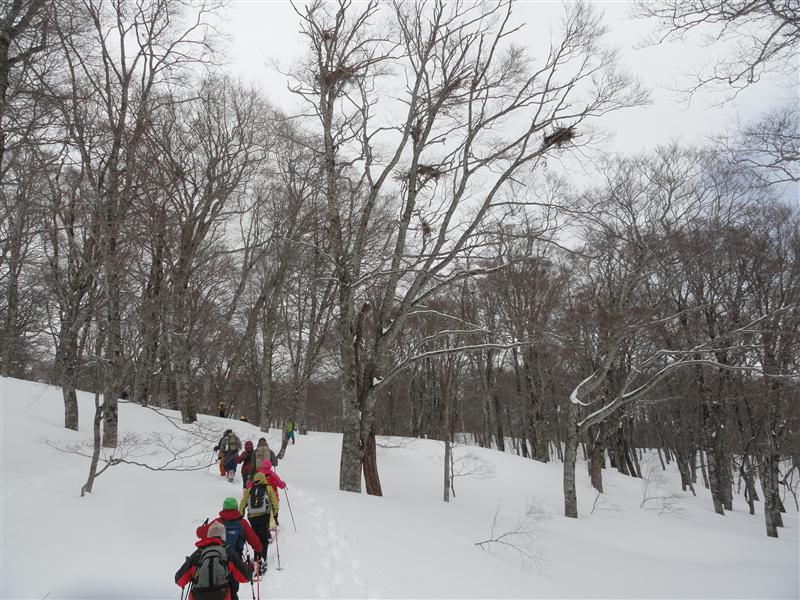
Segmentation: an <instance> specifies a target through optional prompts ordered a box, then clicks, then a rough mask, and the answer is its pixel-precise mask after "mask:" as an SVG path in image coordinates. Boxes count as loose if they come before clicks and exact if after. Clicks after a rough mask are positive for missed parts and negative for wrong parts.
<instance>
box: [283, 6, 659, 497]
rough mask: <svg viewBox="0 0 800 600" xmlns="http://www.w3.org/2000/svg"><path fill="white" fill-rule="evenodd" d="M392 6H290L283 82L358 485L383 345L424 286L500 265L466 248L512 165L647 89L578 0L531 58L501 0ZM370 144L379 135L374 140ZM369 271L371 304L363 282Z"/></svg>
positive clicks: (352, 478)
mask: <svg viewBox="0 0 800 600" xmlns="http://www.w3.org/2000/svg"><path fill="white" fill-rule="evenodd" d="M391 12H392V15H391V19H392V23H393V26H392V28H391V30H389V31H387V32H385V33H384V32H381V31H379V30H378V29H376V26H375V21H376V20H377V18H378V15H379V13H380V11H379V8H378V5H377V4H376V3H369V4H367V5H366V6H364V7H356V6H354V5H352V4H351V3H350V2H346V1H343V2H340V3H339V4H338V5H336V6H335V7H333V6H331V5H325V4H322V3H316V4H313V5H310V6H307V7H305V8H304V9H302V10H298V14H299V16H300V18H301V28H302V29H301V32H302V34H303V36H304V38H305V39H306V40H307V41H308V44H309V54H308V57H307V60H306V62H305V64H304V66H303V68H302V69H301V70H299V71H298V72H297V73H296V75H295V84H294V86H293V90H294V91H295V92H296V93H297V94H299V95H300V96H301V97H302V98H303V99H304V100H305V101H306V102H307V104H308V106H309V107H310V109H311V113H312V114H313V115H315V116H316V118H317V120H318V123H319V126H318V129H317V131H318V135H319V136H320V137H321V138H322V140H323V148H324V173H325V195H326V206H327V209H326V210H327V217H328V221H329V224H330V226H329V230H328V231H329V234H328V235H329V241H330V248H331V254H332V258H333V259H334V261H335V265H336V269H335V277H336V279H337V285H338V302H337V309H338V319H339V326H338V341H339V345H340V361H341V369H342V376H341V395H342V403H343V406H344V413H343V442H342V461H341V467H340V480H339V486H340V489H342V490H347V491H360V490H361V473H362V467H363V465H364V464H365V453H366V452H372V451H371V450H370V448H372V447H373V446H372V445H370V444H368V440H369V436H370V432H371V430H372V425H373V419H374V411H375V405H376V400H377V392H378V391H379V389H380V387H381V385H385V382H388V381H389V380H390V379H391V378H392V377H394V376H395V375H397V373H398V372H399V371H400V369H398V366H393V365H391V364H390V363H389V360H388V359H389V356H390V354H389V349H390V348H391V347H392V345H393V344H394V342H395V340H396V339H397V336H398V335H399V333H400V331H401V330H402V329H403V327H404V326H405V325H406V323H407V321H408V319H409V317H410V316H411V315H413V314H415V309H418V308H420V307H421V306H423V305H424V302H425V300H426V299H427V298H429V297H430V296H431V295H432V294H435V293H436V292H437V291H438V290H441V289H443V288H445V287H447V286H449V285H451V284H452V283H454V282H457V281H460V280H462V279H464V278H469V277H471V276H474V275H476V274H479V273H482V272H489V271H491V270H493V269H496V268H498V267H493V268H489V269H484V268H469V269H467V268H465V267H464V264H465V263H464V261H463V259H465V258H466V257H469V256H475V255H478V254H479V252H480V248H481V247H482V246H483V244H484V243H485V240H486V239H487V236H489V235H490V234H489V230H490V229H491V223H492V221H494V222H497V221H498V220H500V217H499V215H500V214H504V215H505V216H506V217H507V218H511V213H513V208H512V207H509V206H508V205H506V206H504V201H505V200H506V197H505V194H506V192H507V190H508V188H509V187H510V186H511V184H512V182H513V181H514V178H515V177H521V176H523V174H524V173H526V172H530V171H531V170H532V169H534V168H535V167H536V166H537V165H538V164H540V162H541V161H542V160H543V158H544V156H545V155H547V154H548V153H553V152H559V151H560V149H561V147H562V146H564V145H565V144H568V143H569V142H570V140H572V139H573V138H574V136H575V134H576V131H577V128H578V127H579V126H580V125H581V124H582V123H583V122H584V121H586V120H587V119H590V118H592V117H597V116H601V115H603V114H605V113H607V112H609V111H612V110H616V109H619V108H622V107H625V106H632V105H636V104H639V103H641V102H643V101H644V100H645V95H644V94H643V93H642V91H641V90H640V89H639V87H638V86H637V85H636V82H635V81H634V80H633V79H631V78H630V77H628V76H627V75H625V74H623V73H621V72H620V70H619V69H618V66H617V59H616V55H615V54H614V52H612V51H610V50H607V49H604V48H603V46H602V38H603V35H604V33H605V30H604V28H603V26H602V24H601V22H600V19H599V16H598V15H597V14H596V13H594V12H593V11H592V10H591V9H590V8H589V7H587V6H585V5H576V6H574V7H572V8H571V9H570V10H569V11H568V12H567V14H566V15H565V18H564V22H563V30H562V31H561V32H560V34H558V35H557V36H555V37H554V39H553V40H552V43H551V45H550V50H549V53H548V54H547V56H546V58H545V59H544V60H543V61H542V63H541V64H539V65H535V64H534V63H533V62H532V61H530V60H529V59H528V57H527V55H526V53H525V51H524V50H523V49H521V48H518V47H508V46H507V45H506V44H505V38H506V36H507V35H508V34H509V33H510V31H511V30H512V26H511V24H510V23H511V5H510V4H509V3H500V4H494V5H456V4H445V3H440V2H437V3H435V4H434V5H432V6H424V5H407V4H402V5H401V4H396V5H394V6H393V9H392V11H391ZM400 67H401V68H402V69H403V70H404V72H405V73H406V78H405V82H404V83H401V84H400V86H401V87H402V92H401V100H400V105H399V106H400V107H401V110H402V113H403V116H402V117H401V118H400V119H399V120H398V122H395V123H388V124H387V123H385V121H384V120H383V119H381V118H379V116H378V115H379V114H381V113H383V114H386V113H385V111H386V110H387V108H388V107H383V106H382V103H381V99H380V96H379V94H377V93H376V91H377V86H379V84H381V83H383V79H382V77H381V76H382V74H384V73H386V72H387V70H389V69H391V68H400ZM379 108H380V110H379ZM379 144H380V145H385V146H388V147H389V148H391V149H390V150H389V151H388V152H387V151H386V150H383V151H381V152H378V145H379ZM479 181H480V185H479V188H478V189H480V190H481V192H480V193H479V194H478V195H476V194H475V192H474V189H475V188H474V187H473V185H472V184H473V183H475V184H476V185H478V184H477V182H479ZM345 190H346V193H347V195H348V196H349V197H350V200H349V203H343V202H342V196H343V194H342V192H343V191H345ZM390 191H391V192H392V193H394V194H397V196H398V197H399V198H400V201H399V202H397V203H395V204H394V205H390V206H386V213H382V214H391V215H393V216H392V217H391V219H392V220H391V230H387V231H386V233H385V236H386V238H385V239H386V241H385V242H383V243H382V244H379V245H378V247H377V248H378V249H377V256H375V257H374V258H372V257H370V256H369V255H368V249H369V248H368V245H367V243H368V241H369V240H370V235H369V234H370V232H371V231H372V227H371V226H372V225H373V224H374V223H375V221H374V219H375V218H376V215H377V213H378V211H379V207H381V206H382V205H384V203H385V202H388V197H387V194H389V193H390ZM343 205H344V206H346V207H347V208H348V212H347V213H346V214H343V211H342V207H343ZM387 229H389V228H387ZM376 280H377V281H379V282H380V290H379V292H378V293H376V294H374V296H375V297H376V298H377V300H378V302H377V304H376V305H374V306H373V305H372V304H371V303H370V302H367V301H366V299H365V297H364V292H363V291H362V288H363V287H364V286H365V285H366V284H367V283H369V284H370V285H376V283H375V281H376ZM370 313H371V323H370V328H369V329H370V330H369V331H366V330H365V328H364V324H365V320H366V317H367V315H369V314H370ZM368 336H369V337H368ZM410 362H413V361H404V362H403V363H401V364H402V365H408V364H410ZM373 459H374V457H371V458H370V460H369V461H368V462H369V464H375V461H374V460H373ZM365 476H366V481H367V491H368V492H369V493H372V494H380V492H381V490H380V484H379V481H378V479H377V470H369V471H367V472H365Z"/></svg>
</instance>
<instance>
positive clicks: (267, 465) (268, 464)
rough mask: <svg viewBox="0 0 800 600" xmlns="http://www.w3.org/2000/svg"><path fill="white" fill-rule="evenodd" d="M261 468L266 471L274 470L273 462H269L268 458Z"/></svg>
mask: <svg viewBox="0 0 800 600" xmlns="http://www.w3.org/2000/svg"><path fill="white" fill-rule="evenodd" d="M261 468H262V469H264V470H265V471H272V463H271V462H269V459H268V458H267V459H265V460H264V462H262V463H261Z"/></svg>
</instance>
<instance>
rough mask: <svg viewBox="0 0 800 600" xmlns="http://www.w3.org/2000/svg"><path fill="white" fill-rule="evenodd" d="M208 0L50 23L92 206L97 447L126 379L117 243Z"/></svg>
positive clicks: (202, 39)
mask: <svg viewBox="0 0 800 600" xmlns="http://www.w3.org/2000/svg"><path fill="white" fill-rule="evenodd" d="M210 8H211V5H210V4H206V3H202V4H197V3H189V2H183V0H151V1H148V2H142V3H138V4H135V5H134V4H130V3H127V2H121V1H117V0H113V1H112V0H83V1H81V2H78V3H76V5H75V7H74V10H71V11H65V12H64V13H63V14H61V13H60V14H59V18H58V19H57V20H56V22H55V25H54V30H55V33H54V35H55V36H56V37H57V39H58V42H59V46H60V48H61V57H62V61H63V63H64V67H63V68H64V71H65V74H66V84H65V85H64V86H63V89H62V88H61V87H59V88H58V89H57V90H51V91H52V95H53V96H56V97H58V98H59V99H60V107H61V110H62V114H63V120H64V125H65V127H66V129H67V132H68V136H69V140H70V145H71V146H72V147H73V148H74V151H75V153H76V155H77V156H79V157H80V162H81V168H82V169H83V171H84V173H85V176H86V179H87V182H88V185H89V188H90V189H91V191H92V201H94V202H96V204H97V214H98V216H99V232H100V236H99V237H100V244H99V248H100V253H99V254H100V257H101V259H102V286H101V289H102V290H103V293H104V295H105V298H104V304H103V305H104V307H105V309H106V321H107V327H106V344H105V348H104V365H105V377H104V383H103V398H104V400H103V407H104V415H103V432H104V436H103V445H104V446H107V447H114V446H115V445H116V442H117V433H116V432H117V410H116V407H117V398H118V397H119V396H120V394H121V392H122V391H123V389H124V386H125V381H124V380H125V365H124V364H123V337H122V322H121V315H122V292H121V288H122V280H123V274H124V269H123V254H122V247H121V246H122V241H123V233H124V224H125V222H126V219H127V217H128V216H129V212H130V208H131V206H132V202H133V199H134V198H135V197H136V196H137V194H139V193H140V189H139V188H140V181H138V179H137V177H139V176H140V175H141V169H139V164H138V163H139V160H140V159H141V157H142V155H143V152H144V150H143V146H144V140H145V133H146V131H147V129H148V127H150V125H151V117H152V113H153V109H154V108H155V106H156V105H157V104H158V103H159V102H161V101H163V99H164V96H163V91H164V88H165V87H166V86H169V85H174V84H176V83H179V82H180V78H181V76H182V74H183V73H185V72H186V71H187V69H189V68H190V67H191V65H193V64H196V63H197V62H199V61H203V60H205V59H206V58H207V51H208V49H209V28H208V25H207V16H208V13H209V10H210Z"/></svg>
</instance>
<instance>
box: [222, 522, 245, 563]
mask: <svg viewBox="0 0 800 600" xmlns="http://www.w3.org/2000/svg"><path fill="white" fill-rule="evenodd" d="M222 524H223V525H225V543H226V544H228V546H230V547H231V548H233V550H234V551H235V552H236V554H238V555H239V556H241V555H242V552H244V527H243V526H242V522H241V521H240V520H239V519H236V520H235V521H222Z"/></svg>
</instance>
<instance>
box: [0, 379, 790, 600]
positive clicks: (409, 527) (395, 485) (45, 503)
mask: <svg viewBox="0 0 800 600" xmlns="http://www.w3.org/2000/svg"><path fill="white" fill-rule="evenodd" d="M79 401H80V410H81V427H80V432H72V431H68V430H65V429H64V428H63V427H62V422H63V403H62V400H61V394H60V390H59V389H57V388H52V387H48V386H45V385H42V384H36V383H30V382H24V381H19V380H14V379H2V380H0V419H1V420H2V457H1V458H2V464H1V465H0V467H1V470H2V481H0V484H1V485H0V488H1V489H0V492H1V493H2V504H1V505H0V513H1V516H2V523H0V527H1V528H2V529H1V531H2V534H1V535H2V545H1V547H0V551H1V553H2V556H1V557H0V580H1V581H2V583H1V584H0V597H2V598H4V599H5V598H8V599H10V598H44V597H47V598H49V599H53V598H173V597H174V598H177V597H179V595H180V590H179V589H178V588H177V587H176V586H175V585H174V583H173V575H174V573H175V570H176V569H177V568H178V567H179V566H180V564H181V562H182V561H183V559H184V557H185V556H186V555H187V554H188V553H190V552H191V551H192V549H193V544H194V541H195V537H194V530H195V527H196V526H197V524H198V523H200V522H202V521H203V520H204V519H205V518H206V517H208V516H214V515H215V514H216V513H217V511H218V510H219V509H220V507H221V503H222V500H223V498H224V497H225V496H228V495H236V494H238V493H239V492H240V491H241V483H240V481H237V483H236V484H234V485H231V484H229V483H227V482H226V481H224V480H222V478H221V477H220V476H219V474H218V472H215V470H214V469H212V470H200V471H192V472H175V471H164V472H153V471H148V470H146V469H143V468H141V467H136V466H131V465H118V466H115V467H113V468H111V469H109V470H108V471H107V472H105V473H104V474H103V475H102V476H101V477H100V478H99V479H98V480H97V482H96V484H95V490H94V493H92V494H91V495H87V496H86V497H85V498H81V497H80V496H79V490H80V487H81V485H82V484H83V482H84V481H85V479H86V475H87V472H88V460H87V459H85V458H83V457H80V456H77V455H74V454H63V453H59V452H58V451H56V450H54V449H53V448H52V447H51V446H50V445H48V444H47V441H50V442H51V443H54V444H56V445H64V444H67V443H70V442H76V441H82V440H87V439H89V437H90V436H91V419H92V414H93V399H92V397H91V396H90V395H88V394H81V395H79ZM164 413H165V414H167V415H171V416H173V417H174V416H175V414H174V413H171V412H170V411H164ZM201 424H202V425H203V426H204V428H205V433H206V435H208V434H209V431H208V428H211V429H216V430H218V431H220V432H221V431H222V430H223V429H224V428H225V427H228V426H233V427H234V429H235V430H236V431H237V432H238V433H239V435H240V437H242V440H243V441H244V440H246V439H251V440H253V441H255V440H256V439H257V438H258V437H259V433H258V430H257V428H255V427H253V426H250V425H247V424H243V423H239V422H232V421H229V420H224V419H217V418H215V417H207V416H203V417H201ZM120 429H121V435H124V434H126V433H134V434H137V435H139V436H145V435H148V434H150V433H151V432H160V433H161V434H163V436H164V437H162V438H161V439H162V440H165V441H166V440H168V439H169V438H168V436H177V437H174V441H175V442H179V441H180V439H182V436H183V434H182V433H181V432H180V431H179V430H178V429H176V427H175V425H174V424H173V423H172V422H170V421H169V420H168V419H166V418H165V417H164V416H162V415H160V414H158V413H157V412H155V411H153V410H148V409H144V408H141V407H139V406H136V405H133V404H127V403H126V404H121V405H120ZM268 439H269V441H270V445H273V446H277V445H278V442H279V433H278V432H277V431H273V432H271V434H270V435H269V436H268ZM391 441H393V442H395V443H396V442H397V440H391ZM339 443H340V436H338V435H335V434H323V433H310V434H309V435H308V436H302V437H300V438H299V440H298V443H297V445H296V446H294V447H291V448H290V449H289V452H288V453H287V456H286V459H285V460H284V461H282V462H281V464H280V466H279V468H278V472H279V473H280V474H281V476H282V477H283V478H284V479H285V480H286V482H287V483H288V484H289V488H290V489H289V500H290V501H291V503H292V508H293V510H294V515H295V519H296V521H297V528H298V531H297V532H295V531H294V529H293V527H292V525H291V519H290V517H289V514H288V510H286V505H285V499H282V509H281V524H282V528H281V531H280V538H279V543H280V552H281V562H282V566H283V567H284V568H283V570H282V571H278V570H275V569H274V568H273V569H272V570H271V571H270V572H269V573H268V574H267V578H266V581H265V582H264V584H263V588H264V589H263V590H262V597H264V598H276V597H291V598H314V597H322V598H331V597H332V598H342V597H347V598H354V597H381V598H397V597H426V598H429V597H451V598H452V597H458V598H463V597H490V598H496V597H593V598H599V597H608V598H621V597H692V598H697V597H717V598H735V597H785V598H790V597H794V598H796V597H797V596H798V569H799V567H798V515H797V513H796V512H795V511H794V510H792V511H790V513H789V514H787V515H785V521H786V527H785V528H784V529H782V530H781V532H780V533H781V536H782V537H781V538H780V539H778V540H774V539H768V538H767V537H766V536H765V535H764V525H763V517H761V516H750V515H748V514H747V506H746V504H744V502H743V501H742V500H741V499H739V498H737V499H736V503H735V506H734V509H735V510H734V511H733V512H732V513H729V514H727V515H726V516H724V517H721V516H718V515H715V514H714V513H713V511H712V508H711V502H710V500H709V498H708V497H707V494H706V491H705V490H703V489H702V486H701V487H700V488H699V489H698V497H697V498H693V497H692V496H691V494H681V498H680V501H679V505H678V508H679V509H680V513H679V514H672V512H671V511H668V512H666V513H664V514H661V515H659V510H658V508H659V507H660V504H659V501H654V502H651V503H650V505H651V506H652V508H651V509H647V508H640V507H639V505H640V503H641V501H642V482H641V481H639V480H634V479H631V478H628V477H624V476H620V475H618V474H616V472H613V471H610V470H609V471H608V472H606V473H605V482H606V497H605V498H604V499H601V501H600V502H598V503H597V506H596V507H595V510H594V513H592V514H590V512H591V510H592V505H593V501H594V494H593V493H592V492H591V490H590V489H589V484H588V478H587V477H586V476H585V468H583V466H582V465H581V466H579V479H578V484H579V490H578V493H579V503H580V504H579V508H580V512H581V515H582V516H581V518H580V519H578V520H572V519H566V518H564V517H562V516H561V514H562V512H561V511H562V500H561V470H560V464H549V465H545V464H539V463H535V462H533V461H530V460H526V459H522V458H519V457H516V456H512V455H507V454H503V453H501V452H496V451H491V450H483V449H477V448H459V449H458V450H457V452H458V453H461V456H463V455H464V454H466V453H469V452H471V453H473V454H474V455H475V456H477V457H478V459H479V460H480V461H482V462H483V464H484V465H486V466H488V467H489V468H490V469H491V470H492V471H493V476H492V477H489V478H474V477H459V478H458V479H457V480H456V493H457V497H456V498H454V499H452V501H451V502H450V504H445V503H444V502H442V500H441V496H442V489H441V487H442V473H441V466H440V463H441V455H442V447H441V444H440V443H438V442H435V441H425V440H416V441H412V442H411V443H410V444H406V445H404V446H403V447H399V448H385V449H384V448H381V449H380V450H379V461H380V462H379V464H380V470H381V477H382V483H383V487H384V493H385V494H386V495H385V497H383V498H374V497H369V496H366V495H356V494H349V493H343V492H339V491H338V490H337V482H338V463H339ZM211 445H213V443H212V444H211ZM142 451H143V449H142V448H140V449H139V450H138V452H142ZM210 456H211V450H210V446H209V447H208V454H207V455H206V457H205V460H208V458H210ZM159 458H160V457H159V456H158V454H154V455H152V456H148V457H144V458H140V459H139V460H141V461H143V462H144V461H147V462H150V463H151V464H156V463H158V462H159ZM658 471H660V469H658ZM667 480H668V485H669V491H673V492H674V491H675V490H676V489H678V490H679V486H678V484H677V482H678V479H677V474H676V473H674V472H672V471H668V472H667ZM531 501H533V502H534V503H535V505H536V506H537V507H538V508H539V509H540V510H544V511H546V512H547V513H549V515H550V517H549V518H548V519H546V520H544V521H543V520H541V519H539V520H537V521H536V525H537V527H536V528H537V533H536V534H535V535H534V536H533V538H532V541H531V543H530V544H529V545H528V547H527V548H528V550H530V551H531V552H532V553H535V554H536V555H537V556H538V557H539V560H538V562H537V564H532V563H530V562H528V563H527V564H522V561H521V560H520V556H519V555H518V554H517V553H516V552H514V551H513V549H505V550H504V549H503V548H500V547H497V546H496V545H495V546H494V547H493V548H491V552H489V551H484V550H482V549H481V548H480V547H478V546H476V545H475V543H476V542H479V541H483V540H485V539H487V538H488V537H490V535H489V534H490V530H491V529H492V522H493V520H494V518H495V513H497V526H496V529H495V532H496V533H498V532H502V531H504V530H508V529H510V528H512V526H513V525H514V523H516V521H517V520H518V519H519V518H520V517H521V515H522V514H523V513H524V512H525V508H526V506H527V505H528V504H529V503H530V502H531ZM270 552H271V553H272V558H271V564H272V565H273V567H274V566H277V563H276V560H275V556H274V553H275V547H274V545H273V546H271V547H270ZM240 595H241V597H242V598H249V597H250V590H249V589H247V588H244V587H243V588H242V590H241V593H240Z"/></svg>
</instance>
